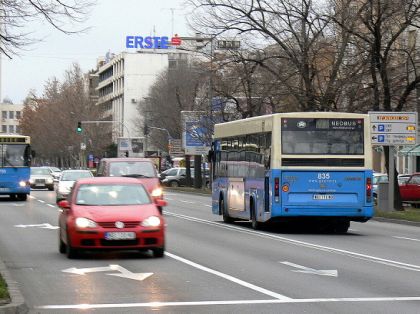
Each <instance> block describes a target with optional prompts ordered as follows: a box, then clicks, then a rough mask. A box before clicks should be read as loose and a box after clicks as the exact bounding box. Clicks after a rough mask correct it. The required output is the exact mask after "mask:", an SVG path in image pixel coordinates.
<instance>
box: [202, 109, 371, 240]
mask: <svg viewBox="0 0 420 314" xmlns="http://www.w3.org/2000/svg"><path fill="white" fill-rule="evenodd" d="M369 123H370V122H369V116H368V115H364V114H352V113H340V112H298V113H278V114H272V115H265V116H260V117H254V118H249V119H243V120H237V121H233V122H227V123H221V124H216V125H215V130H214V142H213V144H212V150H211V151H210V154H209V159H210V160H211V162H212V177H213V183H212V210H213V213H214V214H218V215H222V216H223V220H224V221H225V222H232V221H233V220H235V219H237V220H251V222H252V227H253V228H254V229H257V228H258V227H259V226H260V225H261V224H262V223H265V222H268V221H287V220H292V219H302V218H306V220H308V219H309V220H316V221H318V222H320V223H322V224H323V226H326V227H328V229H329V230H331V231H334V232H339V233H345V232H347V230H348V228H349V226H350V221H359V222H366V221H367V220H369V219H370V218H371V217H372V215H373V198H372V147H371V144H370V140H369V139H370V129H369Z"/></svg>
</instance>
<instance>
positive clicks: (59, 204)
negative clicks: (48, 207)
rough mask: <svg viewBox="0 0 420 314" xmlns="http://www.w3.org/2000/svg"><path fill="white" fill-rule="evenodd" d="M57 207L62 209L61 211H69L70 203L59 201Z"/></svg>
mask: <svg viewBox="0 0 420 314" xmlns="http://www.w3.org/2000/svg"><path fill="white" fill-rule="evenodd" d="M57 205H58V207H60V208H63V209H69V208H70V203H69V201H67V200H62V201H59V202H58V203H57Z"/></svg>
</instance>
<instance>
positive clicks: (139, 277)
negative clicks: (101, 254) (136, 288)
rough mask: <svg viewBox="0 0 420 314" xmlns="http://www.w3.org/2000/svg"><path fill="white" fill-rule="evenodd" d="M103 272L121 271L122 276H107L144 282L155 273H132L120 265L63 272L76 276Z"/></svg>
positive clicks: (72, 269) (73, 268)
mask: <svg viewBox="0 0 420 314" xmlns="http://www.w3.org/2000/svg"><path fill="white" fill-rule="evenodd" d="M101 271H119V272H120V274H106V275H108V276H116V277H122V278H127V279H134V280H139V281H143V280H144V279H146V278H148V277H150V276H151V275H153V273H132V272H131V271H129V270H128V269H125V268H124V267H122V266H120V265H109V266H104V267H90V268H75V267H72V268H67V269H64V270H62V272H65V273H70V274H76V275H85V274H87V273H95V272H101Z"/></svg>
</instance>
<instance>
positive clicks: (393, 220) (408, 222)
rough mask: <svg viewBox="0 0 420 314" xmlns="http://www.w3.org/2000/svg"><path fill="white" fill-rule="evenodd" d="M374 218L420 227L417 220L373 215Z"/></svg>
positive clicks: (380, 220)
mask: <svg viewBox="0 0 420 314" xmlns="http://www.w3.org/2000/svg"><path fill="white" fill-rule="evenodd" d="M372 220H375V221H379V222H388V223H394V224H399V225H406V226H415V227H420V222H417V221H409V220H403V219H392V218H384V217H373V218H372Z"/></svg>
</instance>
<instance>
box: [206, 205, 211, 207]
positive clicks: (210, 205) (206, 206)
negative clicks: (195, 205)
mask: <svg viewBox="0 0 420 314" xmlns="http://www.w3.org/2000/svg"><path fill="white" fill-rule="evenodd" d="M204 206H206V207H212V206H211V205H204Z"/></svg>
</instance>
